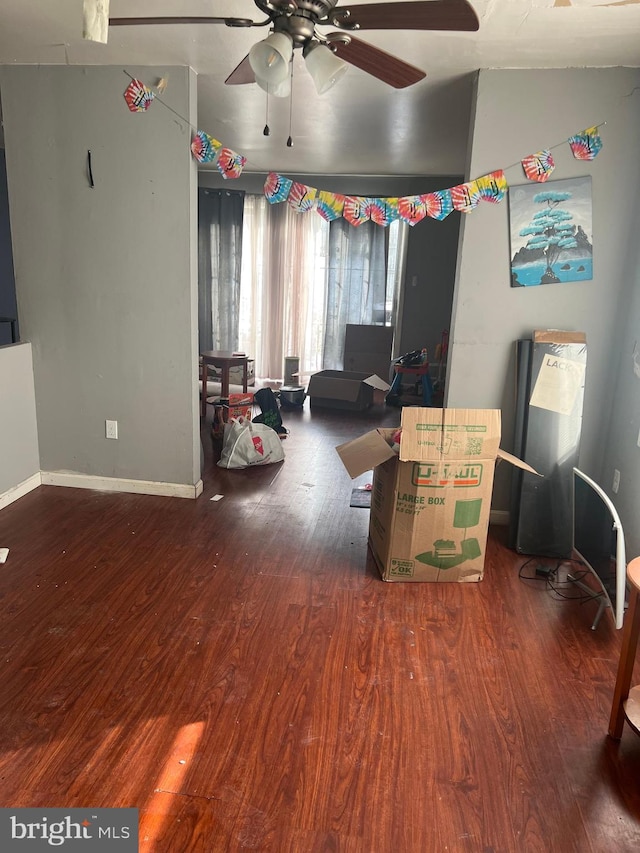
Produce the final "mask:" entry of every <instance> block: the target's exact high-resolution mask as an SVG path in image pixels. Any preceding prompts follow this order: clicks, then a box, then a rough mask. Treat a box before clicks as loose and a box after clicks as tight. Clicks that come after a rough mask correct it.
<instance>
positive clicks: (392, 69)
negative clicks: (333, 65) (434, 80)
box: [327, 33, 427, 89]
mask: <svg viewBox="0 0 640 853" xmlns="http://www.w3.org/2000/svg"><path fill="white" fill-rule="evenodd" d="M332 36H334V39H332V38H331V37H332ZM342 39H344V36H343V35H342V33H329V34H328V35H327V40H328V42H329V44H330V45H331V49H332V50H334V51H335V53H336V56H339V57H340V59H343V60H344V61H345V62H348V63H349V64H350V65H355V66H356V67H357V68H360V69H362V71H366V72H367V74H372V75H373V76H374V77H377V78H378V79H379V80H382V81H383V82H384V83H388V84H389V86H393V87H394V89H405V88H406V87H407V86H413V84H414V83H418V82H419V81H420V80H423V79H424V78H425V77H426V76H427V75H426V74H425V72H424V71H422V70H421V69H420V68H416V67H415V66H414V65H409V64H408V63H406V62H403V61H402V60H401V59H398V57H397V56H392V55H391V54H390V53H386V52H385V51H384V50H380V48H379V47H374V46H373V45H372V44H368V43H367V42H366V41H361V40H360V39H357V38H354V37H353V36H352V35H349V39H350V40H349V43H348V44H346V43H345V42H344V41H342Z"/></svg>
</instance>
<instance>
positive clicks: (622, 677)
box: [609, 557, 640, 740]
mask: <svg viewBox="0 0 640 853" xmlns="http://www.w3.org/2000/svg"><path fill="white" fill-rule="evenodd" d="M627 581H628V585H629V606H628V608H627V612H626V614H625V617H624V627H623V629H622V632H623V633H622V649H621V651H620V662H619V664H618V676H617V678H616V686H615V690H614V693H613V706H612V708H611V719H610V720H609V735H610V736H611V737H612V738H615V740H620V738H621V737H622V729H623V726H624V721H625V719H626V720H627V722H628V723H629V725H630V726H631V728H632V729H633V730H634V731H635V732H637V733H638V734H640V684H638V685H636V686H635V687H631V678H632V676H633V667H634V664H635V659H636V648H637V646H638V636H639V635H640V557H635V559H633V560H631V562H630V563H629V565H628V566H627Z"/></svg>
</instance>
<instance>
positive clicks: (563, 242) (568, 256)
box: [509, 175, 593, 287]
mask: <svg viewBox="0 0 640 853" xmlns="http://www.w3.org/2000/svg"><path fill="white" fill-rule="evenodd" d="M591 220H592V217H591V176H590V175H589V176H587V177H583V178H568V179H567V180H564V181H549V182H548V183H546V184H544V185H541V184H525V185H523V186H516V187H510V188H509V230H510V235H511V286H512V287H534V286H535V285H538V284H561V283H563V282H567V281H588V280H590V279H592V278H593V232H592V224H591Z"/></svg>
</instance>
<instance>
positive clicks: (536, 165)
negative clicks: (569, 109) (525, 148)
mask: <svg viewBox="0 0 640 853" xmlns="http://www.w3.org/2000/svg"><path fill="white" fill-rule="evenodd" d="M567 141H568V143H569V146H570V148H571V151H572V152H573V156H574V157H575V158H576V160H593V159H594V158H595V157H596V156H597V155H598V152H599V151H600V149H601V148H602V139H601V138H600V135H599V134H598V128H597V127H588V128H587V129H586V130H583V131H581V132H580V133H576V134H575V135H574V136H570V137H569V139H568V140H567ZM520 162H521V163H522V168H523V169H524V173H525V175H526V176H527V178H528V179H529V180H530V181H539V182H540V183H543V182H544V181H547V180H549V176H550V175H551V173H552V172H553V170H554V169H555V167H556V164H555V163H554V161H553V157H552V156H551V151H549V149H548V148H546V149H545V150H544V151H538V152H537V154H529V156H528V157H525V158H524V159H523V160H521V161H520Z"/></svg>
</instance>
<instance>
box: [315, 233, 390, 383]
mask: <svg viewBox="0 0 640 853" xmlns="http://www.w3.org/2000/svg"><path fill="white" fill-rule="evenodd" d="M386 231H387V229H386V228H382V227H381V226H380V225H376V224H375V223H374V222H363V223H362V225H358V226H354V225H350V224H349V223H348V222H347V220H346V219H342V218H341V219H336V220H334V221H333V222H332V223H331V229H330V232H329V264H328V283H327V313H326V326H325V337H324V356H323V367H324V368H326V369H328V370H341V369H342V366H343V359H344V336H345V331H346V326H347V323H355V324H358V325H380V326H383V325H384V323H385V301H386V288H387V260H386V259H387V249H386Z"/></svg>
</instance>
